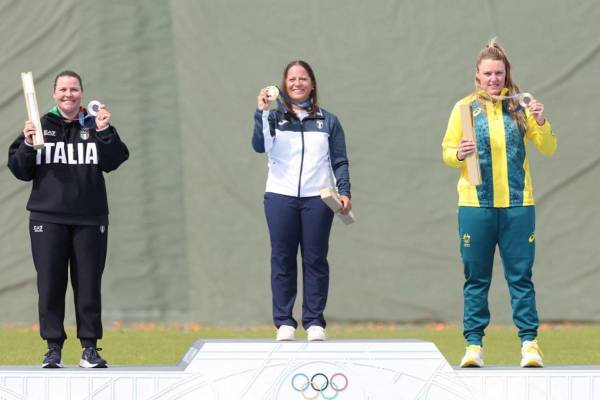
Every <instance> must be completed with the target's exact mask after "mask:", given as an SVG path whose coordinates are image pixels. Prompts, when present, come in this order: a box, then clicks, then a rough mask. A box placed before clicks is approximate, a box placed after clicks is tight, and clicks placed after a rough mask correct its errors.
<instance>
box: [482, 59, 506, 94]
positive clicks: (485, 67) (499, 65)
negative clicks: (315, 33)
mask: <svg viewBox="0 0 600 400" xmlns="http://www.w3.org/2000/svg"><path fill="white" fill-rule="evenodd" d="M475 77H476V79H477V83H478V85H479V88H480V89H481V90H485V91H486V92H487V93H488V94H490V95H494V96H498V95H499V94H500V92H501V91H502V88H504V86H505V84H506V66H505V65H504V62H503V61H502V60H492V59H490V58H484V59H483V60H481V62H480V63H479V65H477V72H476V73H475Z"/></svg>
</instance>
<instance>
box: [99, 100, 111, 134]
mask: <svg viewBox="0 0 600 400" xmlns="http://www.w3.org/2000/svg"><path fill="white" fill-rule="evenodd" d="M109 124H110V112H109V111H108V109H107V108H106V105H104V104H100V107H99V109H98V114H96V130H97V131H101V130H102V129H106V128H108V125H109Z"/></svg>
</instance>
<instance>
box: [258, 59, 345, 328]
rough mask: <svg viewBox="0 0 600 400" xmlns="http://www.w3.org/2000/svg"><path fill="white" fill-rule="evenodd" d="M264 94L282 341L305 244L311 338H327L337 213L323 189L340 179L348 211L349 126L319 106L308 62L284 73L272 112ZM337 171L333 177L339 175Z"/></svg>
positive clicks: (261, 143)
mask: <svg viewBox="0 0 600 400" xmlns="http://www.w3.org/2000/svg"><path fill="white" fill-rule="evenodd" d="M272 100H273V98H270V97H269V96H268V93H267V89H266V88H264V89H262V90H261V91H260V93H259V95H258V99H257V101H258V109H257V110H256V113H255V116H254V122H255V123H254V134H253V137H252V146H253V148H254V150H255V151H256V152H258V153H264V152H266V153H267V155H268V165H269V174H268V178H267V184H266V190H265V196H264V206H265V215H266V218H267V225H268V227H269V236H270V240H271V289H272V293H273V322H274V323H275V327H276V328H277V336H276V339H277V340H294V335H295V331H296V328H297V326H298V323H297V322H296V320H295V319H294V318H293V316H292V310H293V307H294V302H295V299H296V292H297V281H296V277H297V263H296V257H297V253H298V246H300V250H301V255H302V278H303V287H304V293H303V302H302V326H303V327H304V328H305V329H306V331H307V334H308V340H325V338H326V336H325V326H326V322H325V318H324V316H323V312H324V310H325V305H326V303H327V293H328V289H329V264H328V262H327V251H328V249H329V233H330V231H331V224H332V221H333V212H332V211H331V210H330V209H329V208H328V207H327V205H325V203H323V201H322V200H321V198H320V191H321V189H323V188H326V187H328V186H330V185H331V182H332V181H334V178H335V183H336V186H337V191H338V193H339V195H340V200H341V202H342V205H343V208H342V211H341V212H342V213H344V214H346V213H348V212H350V210H351V209H352V202H351V200H350V197H351V196H350V176H349V172H348V158H347V156H346V143H345V139H344V131H343V129H342V126H341V125H340V123H339V121H338V119H337V117H336V116H335V115H333V114H331V113H329V112H327V111H325V110H323V109H322V108H320V107H319V106H318V102H317V81H316V79H315V75H314V73H313V70H312V68H311V67H310V66H309V65H308V63H306V62H304V61H292V62H290V63H289V64H288V65H287V66H286V67H285V69H284V71H283V78H282V82H281V100H280V99H278V108H277V109H276V110H270V109H269V108H270V105H271V101H272ZM332 172H333V176H332Z"/></svg>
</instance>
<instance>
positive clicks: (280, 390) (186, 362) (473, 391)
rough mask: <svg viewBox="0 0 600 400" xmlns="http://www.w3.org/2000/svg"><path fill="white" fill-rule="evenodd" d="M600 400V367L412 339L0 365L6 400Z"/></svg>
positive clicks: (239, 345)
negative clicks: (468, 357)
mask: <svg viewBox="0 0 600 400" xmlns="http://www.w3.org/2000/svg"><path fill="white" fill-rule="evenodd" d="M17 399H18V400H29V399H31V400H84V399H86V400H115V399H117V400H191V399H194V400H197V399H202V400H229V399H235V400H262V399H265V400H275V399H277V400H279V399H284V400H288V399H290V400H295V399H313V400H319V399H324V400H328V399H338V400H355V399H356V400H367V399H368V400H376V399H384V400H390V399H394V400H396V399H399V400H403V399H406V400H408V399H410V400H445V399H448V400H459V399H460V400H463V399H469V400H474V399H477V400H480V399H494V400H496V399H507V400H508V399H510V400H515V399H517V400H518V399H531V400H533V399H535V400H538V399H542V400H543V399H552V400H555V399H577V400H580V399H581V400H587V399H594V400H600V368H583V367H582V368H544V369H538V370H530V369H526V370H524V369H520V368H514V369H508V368H505V369H500V368H487V367H486V368H483V369H477V370H475V369H466V370H464V369H463V370H458V369H453V368H452V367H450V365H449V364H448V362H447V361H446V360H445V359H444V357H443V356H442V355H441V353H440V352H439V351H438V349H437V348H436V346H435V345H434V344H433V343H430V342H422V341H415V340H382V341H374V340H351V341H327V342H311V343H308V342H300V341H298V342H275V341H260V340H248V341H230V340H213V341H196V342H195V343H194V344H193V345H192V347H190V349H189V350H188V352H187V353H186V354H185V356H184V357H183V359H182V360H181V362H180V363H179V364H178V365H177V366H173V367H111V368H108V369H98V370H95V369H92V370H86V369H81V368H76V367H71V368H64V369H58V370H47V369H42V368H40V367H0V400H17Z"/></svg>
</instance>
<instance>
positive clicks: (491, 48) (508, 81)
mask: <svg viewBox="0 0 600 400" xmlns="http://www.w3.org/2000/svg"><path fill="white" fill-rule="evenodd" d="M483 60H494V61H502V63H503V64H504V68H505V70H506V76H505V82H504V86H505V87H506V88H507V89H508V95H509V96H512V95H515V94H517V93H519V86H517V84H516V83H515V82H513V79H512V75H511V65H510V61H508V56H507V55H506V51H505V50H504V49H503V48H502V47H501V46H500V45H499V44H498V43H497V42H496V38H492V39H491V40H490V41H489V42H488V44H487V45H486V46H485V47H484V48H483V49H481V51H480V52H479V55H478V56H477V62H476V63H475V68H476V71H478V70H479V65H480V64H481V62H482V61H483ZM480 92H481V86H480V82H479V80H478V79H477V75H475V95H476V96H477V101H478V102H479V103H480V104H481V103H482V102H483V99H482V96H481V94H480ZM503 101H506V102H507V106H508V112H509V113H510V116H511V117H512V119H513V120H514V121H515V122H516V123H517V125H518V126H519V128H520V130H521V132H525V130H526V129H527V119H526V118H525V113H524V112H521V110H520V106H519V101H518V99H507V100H503ZM481 108H482V109H483V110H485V107H481Z"/></svg>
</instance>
